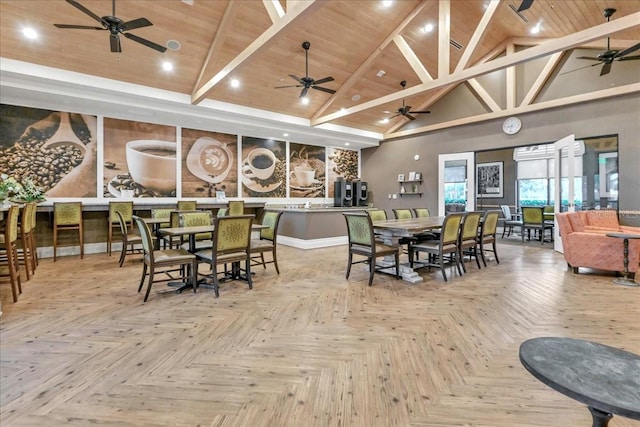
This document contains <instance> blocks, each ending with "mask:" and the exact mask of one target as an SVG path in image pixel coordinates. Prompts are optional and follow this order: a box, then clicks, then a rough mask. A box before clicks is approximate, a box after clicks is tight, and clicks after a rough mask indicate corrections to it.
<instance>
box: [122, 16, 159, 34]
mask: <svg viewBox="0 0 640 427" xmlns="http://www.w3.org/2000/svg"><path fill="white" fill-rule="evenodd" d="M151 25H153V24H152V23H151V22H150V21H149V20H148V19H147V18H138V19H134V20H133V21H129V22H125V23H124V24H122V25H121V26H120V28H122V30H123V31H130V30H135V29H136V28H142V27H150V26H151Z"/></svg>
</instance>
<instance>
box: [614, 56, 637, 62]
mask: <svg viewBox="0 0 640 427" xmlns="http://www.w3.org/2000/svg"><path fill="white" fill-rule="evenodd" d="M638 59H640V55H634V56H624V57H622V58H618V61H637V60H638Z"/></svg>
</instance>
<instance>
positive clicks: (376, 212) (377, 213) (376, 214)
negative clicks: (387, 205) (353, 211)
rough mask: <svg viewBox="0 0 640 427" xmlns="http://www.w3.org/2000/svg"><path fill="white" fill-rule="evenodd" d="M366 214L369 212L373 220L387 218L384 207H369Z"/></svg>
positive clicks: (384, 219)
mask: <svg viewBox="0 0 640 427" xmlns="http://www.w3.org/2000/svg"><path fill="white" fill-rule="evenodd" d="M367 214H369V216H370V217H371V221H373V222H376V221H386V220H387V211H385V210H384V209H369V210H368V211H367Z"/></svg>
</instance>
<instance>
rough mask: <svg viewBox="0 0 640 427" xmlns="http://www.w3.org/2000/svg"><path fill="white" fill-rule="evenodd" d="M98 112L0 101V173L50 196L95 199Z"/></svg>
mask: <svg viewBox="0 0 640 427" xmlns="http://www.w3.org/2000/svg"><path fill="white" fill-rule="evenodd" d="M96 134H97V118H96V116H91V115H84V114H77V113H70V112H66V111H60V112H58V111H51V110H44V109H39V108H30V107H18V106H13V105H5V104H0V173H2V174H6V175H9V176H11V177H13V178H15V179H16V180H17V181H18V182H20V183H22V184H24V183H25V182H26V181H28V180H31V181H32V182H33V183H34V184H35V185H36V186H37V187H39V188H41V189H42V190H43V191H44V192H45V196H46V197H47V198H51V197H96V194H97V166H96V161H97V155H96V144H97V138H96Z"/></svg>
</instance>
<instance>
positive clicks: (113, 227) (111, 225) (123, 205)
mask: <svg viewBox="0 0 640 427" xmlns="http://www.w3.org/2000/svg"><path fill="white" fill-rule="evenodd" d="M116 212H120V214H121V215H122V217H123V218H124V220H125V222H126V224H127V227H129V228H130V227H133V218H132V216H133V202H132V201H121V202H114V201H112V202H109V217H108V218H107V223H108V224H107V228H108V230H107V252H108V253H109V256H111V245H112V243H113V234H114V233H113V232H114V231H116V232H120V224H119V223H118V216H117V215H116Z"/></svg>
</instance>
